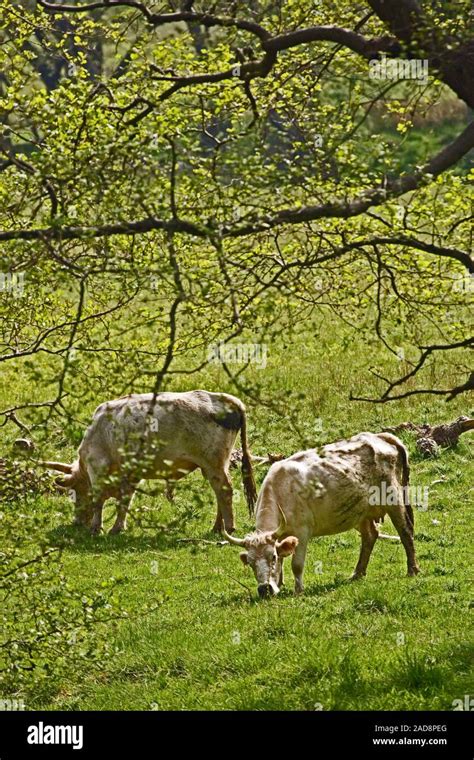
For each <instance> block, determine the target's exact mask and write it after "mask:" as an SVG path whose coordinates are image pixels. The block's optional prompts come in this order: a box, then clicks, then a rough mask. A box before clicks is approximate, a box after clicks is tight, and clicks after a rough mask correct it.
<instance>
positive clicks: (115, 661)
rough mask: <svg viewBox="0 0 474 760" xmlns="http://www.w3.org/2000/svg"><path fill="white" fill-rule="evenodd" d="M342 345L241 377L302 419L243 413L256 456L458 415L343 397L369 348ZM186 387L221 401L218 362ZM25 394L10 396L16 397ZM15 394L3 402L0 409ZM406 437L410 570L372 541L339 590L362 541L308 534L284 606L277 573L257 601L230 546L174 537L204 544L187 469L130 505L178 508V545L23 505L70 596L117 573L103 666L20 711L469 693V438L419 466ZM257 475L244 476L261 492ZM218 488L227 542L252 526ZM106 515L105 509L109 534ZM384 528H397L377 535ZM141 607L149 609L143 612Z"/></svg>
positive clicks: (365, 703)
mask: <svg viewBox="0 0 474 760" xmlns="http://www.w3.org/2000/svg"><path fill="white" fill-rule="evenodd" d="M308 345H309V346H310V348H308V347H307V346H308ZM340 345H341V343H340V340H338V339H337V336H334V337H333V338H332V339H329V338H328V339H327V341H326V343H325V344H324V345H323V344H322V343H320V344H316V343H314V341H313V342H309V341H308V342H307V341H306V340H305V339H304V337H302V338H301V339H300V341H299V342H293V343H292V344H291V345H287V346H284V345H283V344H281V345H275V346H273V347H270V348H269V361H268V366H267V367H266V369H265V370H263V369H262V370H256V369H252V370H251V371H249V372H248V373H247V374H246V379H247V381H252V376H254V378H255V380H256V381H257V382H259V383H261V385H262V387H263V388H265V389H266V393H267V395H269V396H271V395H272V393H275V395H278V394H285V393H288V392H291V393H290V394H289V395H288V396H287V404H288V412H289V411H290V407H291V408H292V409H296V410H297V418H298V420H299V429H298V430H296V429H295V428H294V426H292V425H290V424H289V423H288V419H287V418H286V417H285V416H282V415H280V414H278V413H277V412H275V411H271V410H269V409H265V408H262V407H260V408H258V407H257V406H253V405H252V404H251V403H248V415H249V424H250V429H249V437H250V442H251V447H252V450H253V451H254V453H265V452H267V451H280V452H283V453H285V454H291V453H293V452H294V451H297V450H298V449H301V448H304V447H306V446H309V445H311V441H313V445H315V444H316V443H321V442H325V441H330V440H336V439H337V438H339V437H342V436H349V435H352V434H354V433H356V432H359V431H362V430H373V431H377V430H380V429H381V428H382V427H384V426H386V425H389V424H396V423H397V422H401V421H404V420H408V419H410V420H412V421H414V422H422V421H425V420H427V421H430V422H431V423H435V422H442V421H448V420H452V419H454V418H455V417H457V416H458V415H459V414H469V413H470V412H471V413H472V409H470V408H469V403H468V400H467V399H466V397H464V399H463V398H458V399H457V400H456V401H455V402H453V403H451V404H446V403H444V401H443V400H439V399H436V397H434V398H433V397H415V400H414V399H408V400H406V401H403V402H400V403H395V404H392V405H383V406H381V405H370V404H361V403H355V402H350V401H349V400H348V394H349V390H350V388H351V387H357V384H358V383H361V382H362V380H363V379H365V380H366V379H367V365H368V362H369V361H372V359H373V351H374V349H373V348H372V347H367V346H364V345H362V344H357V343H356V342H353V343H351V345H350V346H349V347H348V348H346V349H345V350H344V351H343V350H342V349H341V348H338V346H340ZM446 380H447V381H448V380H449V378H446ZM187 382H188V385H187V386H186V387H187V388H192V387H205V388H207V389H209V390H217V389H220V390H229V391H232V390H233V392H235V389H232V388H231V386H230V385H229V383H228V380H227V379H226V378H225V375H224V373H223V372H222V370H219V369H218V368H212V369H211V370H210V371H209V372H208V374H206V375H200V376H199V377H196V378H193V377H191V378H188V380H187ZM173 387H174V388H176V387H177V386H173ZM181 388H182V389H184V386H181ZM369 390H370V388H369ZM27 393H28V390H27V389H26V388H22V387H21V384H18V390H17V397H18V398H19V399H21V398H25V397H26V396H27ZM282 397H284V395H283V396H281V397H280V398H282ZM15 400H16V399H15V398H13V399H12V396H11V390H10V391H9V395H8V398H7V396H6V394H4V398H3V399H2V403H4V405H6V404H7V403H9V404H11V403H12V402H14V401H15ZM102 400H104V399H102V398H101V399H97V403H99V402H100V401H102ZM289 416H290V415H289V414H288V417H289ZM85 420H87V414H85ZM12 435H13V436H14V435H15V433H14V431H12ZM404 440H405V441H406V443H407V444H408V446H409V447H410V450H411V452H412V462H411V465H412V476H411V482H412V485H415V486H421V487H424V486H428V487H429V501H428V510H427V511H421V510H417V511H416V514H415V533H416V539H415V541H416V549H417V553H418V561H419V564H420V565H421V569H422V573H421V575H419V576H418V577H417V578H407V577H406V576H405V573H406V563H405V554H404V551H403V548H402V546H401V545H400V544H394V543H392V542H378V544H377V545H376V547H375V549H374V553H373V555H372V559H371V562H370V564H369V569H368V575H367V577H366V579H364V580H362V581H359V582H357V583H350V582H348V581H347V578H348V577H349V575H350V574H351V572H352V570H353V569H354V566H355V563H356V561H357V557H358V550H359V536H358V534H356V533H355V532H351V533H345V534H341V535H338V536H331V537H325V538H321V539H316V540H313V542H312V544H311V545H310V549H309V552H308V557H307V561H306V572H305V583H306V593H305V595H304V596H303V597H294V596H293V579H292V575H291V569H290V567H289V563H288V566H287V568H286V587H285V589H284V590H283V591H282V593H281V594H280V595H279V596H278V597H277V598H273V599H269V600H267V601H264V602H259V601H258V600H257V594H256V584H255V580H254V578H253V574H252V573H251V571H250V570H247V569H245V568H244V567H243V565H242V564H241V562H240V560H239V557H238V554H239V552H238V551H237V550H236V549H234V548H233V547H230V546H222V547H221V546H216V545H210V544H206V543H203V542H202V543H199V542H196V543H194V542H192V541H187V542H186V541H183V540H182V539H192V538H201V539H207V540H211V541H213V540H215V536H214V535H213V534H211V533H210V527H211V525H212V522H213V519H214V511H215V505H214V500H213V496H212V493H211V490H210V488H209V486H208V485H207V483H206V482H205V481H204V480H203V479H202V478H201V477H200V476H198V475H196V476H195V475H191V476H189V477H188V478H187V479H185V480H183V481H182V482H181V483H180V484H178V487H177V495H176V502H175V504H174V505H169V504H168V503H167V502H166V500H165V499H164V497H163V496H156V495H150V494H148V495H147V494H143V495H140V496H139V497H137V499H136V501H135V502H134V508H135V511H136V510H137V509H138V508H139V507H140V506H143V505H146V506H153V507H160V522H162V523H166V521H167V520H168V519H170V518H172V517H173V514H175V513H178V514H179V513H180V512H183V511H185V510H187V511H188V512H189V513H190V514H189V518H188V520H187V522H186V526H185V529H184V530H183V531H182V532H179V533H176V532H174V533H173V532H169V533H167V532H163V531H158V532H157V531H156V530H153V529H150V528H148V529H145V528H140V527H138V526H137V525H136V524H135V525H134V522H133V520H131V521H130V523H129V530H128V531H127V533H126V534H122V535H120V536H115V537H112V536H107V535H103V536H100V537H96V538H92V537H90V536H89V535H87V534H86V533H85V532H81V531H78V530H77V529H74V528H72V527H70V521H71V515H72V509H71V504H70V502H69V501H68V500H67V499H65V498H61V497H44V498H41V499H38V501H37V503H36V504H35V505H34V508H35V509H36V510H38V511H42V512H43V513H44V514H45V515H47V520H48V536H49V540H52V541H53V542H54V541H56V540H57V539H59V538H60V539H61V540H64V538H67V539H68V540H69V543H68V548H67V549H66V551H65V555H64V562H65V570H66V574H67V575H68V576H69V577H70V578H71V579H72V580H74V582H75V583H76V585H78V586H79V587H80V588H81V589H83V590H84V592H85V593H86V592H87V590H88V589H90V588H95V587H97V586H98V585H100V583H101V582H102V581H103V580H106V579H108V578H110V577H111V576H113V577H116V578H118V577H120V579H121V582H120V596H121V603H122V606H123V607H124V608H125V609H126V610H127V612H128V618H127V619H126V620H123V621H121V622H119V623H118V624H116V625H114V626H111V628H110V634H109V635H110V637H111V638H112V643H113V646H114V647H115V654H114V656H113V657H111V658H108V659H106V660H104V662H103V664H102V665H101V666H100V667H99V668H93V669H91V670H90V671H88V670H87V669H86V668H83V669H81V670H80V672H76V673H75V675H74V677H72V678H70V679H67V680H65V682H64V683H62V685H61V687H60V689H59V690H58V691H57V693H55V694H54V695H52V696H51V698H50V700H49V702H47V703H45V702H44V701H43V702H41V704H34V705H31V707H42V708H49V709H80V710H84V709H99V710H106V709H107V710H118V709H125V710H150V709H152V710H154V709H156V710H198V709H209V710H222V709H224V710H272V709H284V710H320V709H323V710H377V709H379V710H394V709H406V710H415V709H424V710H435V709H444V710H449V709H452V702H453V700H455V699H463V697H464V695H465V694H469V693H473V692H474V683H473V677H472V671H473V652H474V649H473V646H472V635H471V634H472V621H470V608H472V601H471V600H472V579H473V570H472V556H473V552H472V548H473V547H472V539H471V534H470V530H471V526H472V506H473V501H474V498H473V497H474V488H473V481H472V474H473V467H472V455H473V448H474V439H473V436H472V434H471V435H470V434H466V435H465V436H463V438H462V439H461V442H460V444H459V446H458V447H457V448H456V449H453V450H444V451H442V453H441V455H440V456H439V458H436V459H430V460H422V459H421V458H420V457H419V456H417V454H416V453H415V452H414V446H413V440H412V439H411V438H410V437H407V438H405V439H404ZM49 453H56V454H57V456H58V458H61V459H65V458H66V457H67V456H71V457H72V455H73V453H74V448H73V447H69V449H67V450H64V448H59V447H58V446H57V444H56V443H55V440H54V437H53V438H52V439H51V445H50V452H49ZM265 472H266V468H259V469H258V471H257V473H258V478H259V480H261V479H262V478H263V476H264V474H265ZM233 480H234V485H235V489H236V493H235V498H234V507H235V511H236V517H237V519H236V523H237V533H238V534H239V535H242V534H243V533H244V531H246V530H248V529H251V527H252V523H251V520H250V518H249V516H248V514H247V509H246V506H245V503H244V500H243V495H242V492H241V486H240V474H239V473H238V472H237V471H234V476H233ZM200 504H201V505H202V506H201V507H200V506H199V505H200ZM190 505H191V506H192V505H194V508H193V509H191V508H190ZM191 512H192V514H191ZM113 516H114V505H113V503H109V505H108V507H107V508H106V528H108V527H110V525H111V523H112V519H113ZM384 529H385V530H387V531H392V532H394V529H393V527H392V526H390V525H389V524H388V523H386V524H385V527H384ZM145 604H149V605H154V604H158V607H157V609H156V610H155V611H154V612H150V613H148V614H146V615H143V614H142V612H141V611H142V609H143V607H144V605H145ZM471 612H472V610H471Z"/></svg>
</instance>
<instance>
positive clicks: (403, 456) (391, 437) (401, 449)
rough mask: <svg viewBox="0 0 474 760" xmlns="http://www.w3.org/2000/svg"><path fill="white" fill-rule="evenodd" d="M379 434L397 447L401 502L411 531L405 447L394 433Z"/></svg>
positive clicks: (410, 506)
mask: <svg viewBox="0 0 474 760" xmlns="http://www.w3.org/2000/svg"><path fill="white" fill-rule="evenodd" d="M379 436H380V438H383V439H384V440H386V441H388V443H391V444H392V445H393V446H396V447H397V451H398V455H399V460H400V462H401V466H402V486H403V504H404V506H405V514H406V517H407V521H408V525H409V528H410V530H411V532H412V533H413V532H414V529H415V516H414V514H413V507H412V505H411V504H410V494H409V485H410V464H409V462H408V451H407V448H406V446H405V445H404V444H403V443H402V442H401V441H400V439H399V438H397V437H396V436H395V435H392V434H391V433H379Z"/></svg>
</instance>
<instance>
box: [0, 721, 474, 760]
mask: <svg viewBox="0 0 474 760" xmlns="http://www.w3.org/2000/svg"><path fill="white" fill-rule="evenodd" d="M472 717H473V716H472V714H471V712H468V711H459V712H456V711H454V712H319V711H315V712H304V713H303V712H301V713H297V712H252V713H248V712H220V713H218V712H212V713H207V712H175V713H167V712H3V713H0V760H20V759H21V758H24V757H38V758H42V757H45V758H46V757H61V758H67V757H76V758H84V757H85V758H100V759H101V760H105V758H108V757H112V756H117V757H124V756H125V757H126V756H129V757H130V758H131V760H139V758H140V760H141V758H148V757H150V758H159V757H160V756H165V755H168V756H170V755H171V754H174V751H176V753H179V754H180V755H182V753H183V751H189V752H192V753H193V755H195V754H196V752H202V751H205V752H206V753H207V754H214V753H215V754H219V755H221V756H224V757H225V756H226V755H228V754H229V755H232V754H234V753H235V752H242V753H245V754H246V755H247V756H248V757H249V758H252V757H253V756H257V755H260V754H261V752H262V751H263V752H264V753H266V754H268V755H270V756H272V757H279V756H280V757H281V756H282V755H283V753H285V754H287V755H288V760H292V758H293V757H294V756H295V755H296V756H299V755H300V754H301V752H302V751H303V752H304V754H305V755H308V752H309V754H310V757H311V760H312V759H313V758H314V759H315V760H316V758H323V757H324V758H326V757H328V758H329V760H330V759H331V757H332V755H331V754H329V755H328V754H327V753H328V752H329V753H336V754H337V757H338V758H341V757H344V753H347V757H348V758H349V757H354V753H357V754H361V755H362V756H363V757H364V756H370V757H380V758H384V757H404V758H405V757H410V758H411V757H413V758H445V757H446V758H452V759H453V760H464V758H466V760H472V758H473V757H474V754H473V742H472V736H473V731H472V728H473V721H472ZM56 727H63V728H62V729H59V730H56ZM73 727H76V729H75V732H74V728H73ZM80 727H82V734H81V731H80ZM28 737H29V738H30V741H40V740H42V741H43V743H42V744H34V743H29V742H28ZM50 739H54V740H56V741H58V742H66V741H69V742H70V743H69V744H65V743H57V744H50V743H47V742H49V740H50ZM255 742H257V743H255ZM73 744H76V746H77V749H73ZM80 744H82V746H81V747H80V746H79V745H80ZM323 750H324V754H322V751H323ZM290 753H291V754H290Z"/></svg>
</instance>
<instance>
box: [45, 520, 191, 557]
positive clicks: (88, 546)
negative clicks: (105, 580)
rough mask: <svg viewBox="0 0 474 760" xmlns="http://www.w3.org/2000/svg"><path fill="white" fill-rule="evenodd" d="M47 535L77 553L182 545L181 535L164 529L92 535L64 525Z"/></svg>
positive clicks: (54, 543) (83, 529)
mask: <svg viewBox="0 0 474 760" xmlns="http://www.w3.org/2000/svg"><path fill="white" fill-rule="evenodd" d="M47 535H48V540H49V541H50V542H51V544H52V545H53V546H60V547H63V548H65V549H67V550H68V551H69V552H72V553H77V554H107V552H118V551H124V552H126V551H130V550H134V551H139V550H142V551H148V550H150V549H155V550H156V549H159V550H161V549H169V548H171V547H173V548H177V547H179V546H181V544H179V543H177V540H178V538H179V536H177V535H175V534H173V535H170V534H168V533H165V532H163V531H160V532H158V533H155V534H153V533H151V532H150V535H143V534H142V535H138V534H136V533H127V532H125V533H120V534H119V535H117V536H109V535H108V534H107V533H102V534H101V535H100V536H91V535H90V533H89V531H88V530H87V529H86V528H81V527H76V526H74V525H62V526H58V527H56V528H53V529H52V530H50V531H49V532H48V534H47ZM183 545H185V544H183Z"/></svg>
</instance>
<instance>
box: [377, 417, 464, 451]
mask: <svg viewBox="0 0 474 760" xmlns="http://www.w3.org/2000/svg"><path fill="white" fill-rule="evenodd" d="M404 430H408V431H410V432H412V433H415V436H416V446H417V448H418V451H419V452H420V453H421V454H423V455H424V456H436V455H437V454H438V453H439V448H440V447H442V448H448V447H450V446H456V444H457V443H458V441H459V436H460V435H462V434H463V433H467V432H468V430H474V419H472V418H470V417H458V419H457V420H454V422H449V423H443V424H442V425H428V424H427V423H424V424H422V425H415V424H414V423H413V422H402V423H401V424H400V425H395V426H394V427H388V428H384V432H386V433H394V434H397V433H400V432H402V431H404Z"/></svg>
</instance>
